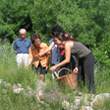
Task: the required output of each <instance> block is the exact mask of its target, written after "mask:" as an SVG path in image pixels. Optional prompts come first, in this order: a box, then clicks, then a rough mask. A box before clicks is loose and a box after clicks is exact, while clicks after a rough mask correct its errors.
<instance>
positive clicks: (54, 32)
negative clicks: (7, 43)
mask: <svg viewBox="0 0 110 110" xmlns="http://www.w3.org/2000/svg"><path fill="white" fill-rule="evenodd" d="M19 32H20V36H21V37H20V38H18V39H16V40H15V42H14V52H15V54H16V61H17V65H18V67H19V66H20V65H21V64H22V63H24V65H25V68H26V69H28V68H29V66H30V65H31V64H32V68H33V69H35V70H36V73H40V80H44V78H45V74H46V72H47V70H48V65H49V55H50V51H51V58H52V61H51V67H50V69H49V70H50V71H51V72H52V73H53V72H54V71H55V70H56V69H58V68H62V67H67V68H69V69H71V70H72V71H73V72H74V73H77V74H78V78H77V79H78V85H79V86H80V84H81V83H82V82H83V84H85V81H86V82H87V84H88V90H89V92H91V91H92V92H93V93H94V92H95V91H96V90H95V83H94V64H95V58H94V56H93V54H92V52H91V50H90V49H88V48H87V47H86V46H84V45H83V44H82V43H81V42H79V41H78V40H77V39H75V38H73V36H71V35H69V34H65V32H64V30H63V28H62V27H60V26H58V25H56V26H54V27H53V28H52V29H51V36H52V39H51V40H50V41H49V43H50V46H49V47H48V46H47V44H46V43H44V42H41V37H40V35H39V34H33V35H32V36H31V40H30V39H28V38H26V30H25V29H20V31H19ZM31 43H32V44H31ZM65 74H66V72H65V71H62V72H61V74H60V75H61V76H63V75H65Z"/></svg>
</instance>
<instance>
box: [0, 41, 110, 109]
mask: <svg viewBox="0 0 110 110" xmlns="http://www.w3.org/2000/svg"><path fill="white" fill-rule="evenodd" d="M94 74H95V84H96V93H95V94H101V93H110V70H109V68H107V67H105V66H104V65H103V64H100V63H99V62H97V63H96V64H95V73H94ZM0 79H2V80H3V81H4V82H6V83H10V84H11V85H14V84H18V83H20V84H21V85H22V86H23V88H24V89H26V88H27V87H28V86H30V87H31V88H32V89H35V82H36V81H37V80H38V79H37V78H36V77H35V73H34V71H32V69H31V67H30V68H29V70H26V69H25V68H24V67H21V68H19V69H18V68H17V65H16V55H15V54H14V50H13V44H10V43H9V42H8V41H0ZM45 82H46V83H47V85H48V86H47V87H46V91H45V92H47V93H48V92H49V91H51V90H53V91H55V90H56V86H57V82H56V80H52V77H51V73H50V72H49V71H48V73H47V74H46V78H45ZM3 89H4V86H3V84H2V83H1V84H0V99H1V100H0V110H61V109H62V108H61V101H59V103H56V104H52V103H51V104H50V105H49V107H47V108H46V107H45V106H42V105H40V104H39V103H38V102H37V101H36V99H35V97H33V96H31V97H29V96H25V97H24V93H21V94H14V93H13V91H12V88H8V87H7V88H5V89H6V90H7V92H6V93H5V94H4V92H3ZM76 90H77V91H81V92H83V93H85V94H86V93H87V87H86V86H85V87H83V88H82V89H80V88H76ZM59 92H61V93H63V94H64V95H67V94H70V95H71V96H72V97H74V96H75V94H74V92H73V91H72V90H70V89H68V88H66V89H65V88H62V89H60V90H59ZM109 102H110V101H109ZM105 106H106V108H107V109H109V108H108V107H109V103H106V105H105ZM102 108H103V107H102ZM107 109H106V110H107Z"/></svg>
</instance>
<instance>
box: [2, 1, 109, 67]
mask: <svg viewBox="0 0 110 110" xmlns="http://www.w3.org/2000/svg"><path fill="white" fill-rule="evenodd" d="M0 4H1V5H0V24H1V25H0V38H2V39H5V38H8V39H9V41H10V42H11V43H12V42H13V40H14V39H16V38H18V37H19V29H20V28H22V27H23V28H26V29H27V37H28V38H30V35H32V34H33V33H38V34H40V36H41V39H42V42H45V43H47V44H49V43H48V41H49V39H50V38H51V28H52V27H53V26H55V25H60V26H61V27H63V29H64V30H65V32H66V33H69V34H71V35H73V36H74V37H75V38H77V39H79V41H81V42H82V43H83V44H84V45H86V46H87V47H89V48H90V49H91V50H92V52H93V54H94V55H95V58H96V62H100V63H103V64H105V65H107V66H108V67H109V66H110V63H109V62H110V60H109V58H110V49H109V44H110V42H109V41H110V38H109V36H110V12H109V10H110V2H109V0H106V1H105V0H68V1H64V0H45V1H44V0H10V1H9V0H1V1H0Z"/></svg>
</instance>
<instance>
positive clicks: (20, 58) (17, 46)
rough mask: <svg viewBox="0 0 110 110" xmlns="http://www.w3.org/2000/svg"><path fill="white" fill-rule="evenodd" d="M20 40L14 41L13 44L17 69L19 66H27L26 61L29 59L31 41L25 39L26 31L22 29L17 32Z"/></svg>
mask: <svg viewBox="0 0 110 110" xmlns="http://www.w3.org/2000/svg"><path fill="white" fill-rule="evenodd" d="M19 33H20V38H18V39H16V40H15V42H14V52H15V54H16V62H17V65H18V67H19V66H20V65H21V64H24V66H25V67H26V66H27V61H28V57H29V47H30V46H31V40H30V39H28V38H26V29H24V28H22V29H20V31H19Z"/></svg>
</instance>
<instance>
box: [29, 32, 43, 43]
mask: <svg viewBox="0 0 110 110" xmlns="http://www.w3.org/2000/svg"><path fill="white" fill-rule="evenodd" d="M35 39H40V40H41V37H40V35H39V34H33V35H32V36H31V42H32V44H34V41H35Z"/></svg>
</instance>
